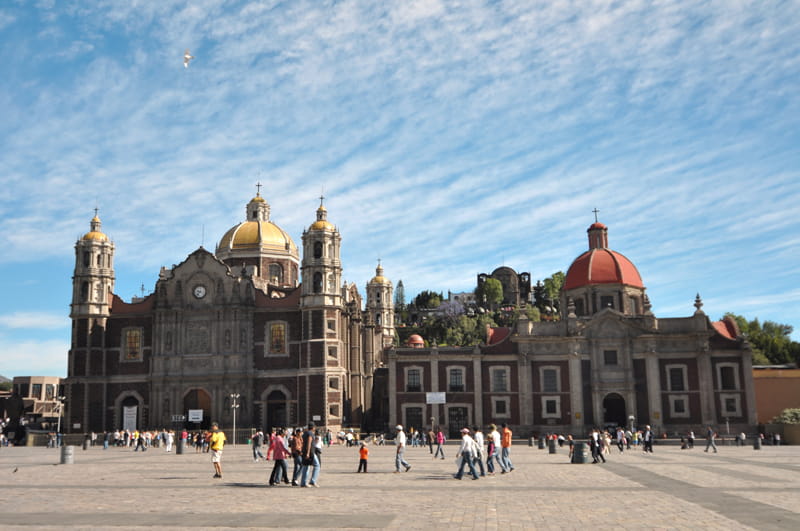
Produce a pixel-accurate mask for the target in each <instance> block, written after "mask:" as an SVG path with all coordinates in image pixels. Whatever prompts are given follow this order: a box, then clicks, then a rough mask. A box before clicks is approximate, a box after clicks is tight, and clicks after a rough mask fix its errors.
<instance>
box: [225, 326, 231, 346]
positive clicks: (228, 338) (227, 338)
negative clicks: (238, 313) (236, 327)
mask: <svg viewBox="0 0 800 531" xmlns="http://www.w3.org/2000/svg"><path fill="white" fill-rule="evenodd" d="M225 348H231V331H230V330H225Z"/></svg>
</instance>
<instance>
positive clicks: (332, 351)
mask: <svg viewBox="0 0 800 531" xmlns="http://www.w3.org/2000/svg"><path fill="white" fill-rule="evenodd" d="M328 357H329V358H334V359H335V358H338V357H339V351H338V350H337V349H336V347H328Z"/></svg>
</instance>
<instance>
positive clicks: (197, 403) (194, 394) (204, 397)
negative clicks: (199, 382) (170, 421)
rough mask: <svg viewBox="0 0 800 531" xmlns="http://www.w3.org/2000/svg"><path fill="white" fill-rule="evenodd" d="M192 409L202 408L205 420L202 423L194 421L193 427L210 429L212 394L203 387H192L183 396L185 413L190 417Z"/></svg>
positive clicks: (187, 417)
mask: <svg viewBox="0 0 800 531" xmlns="http://www.w3.org/2000/svg"><path fill="white" fill-rule="evenodd" d="M190 409H202V410H203V420H202V422H200V423H192V424H191V425H190V427H191V428H195V429H197V428H199V429H203V430H205V429H208V428H210V427H211V395H210V394H208V393H207V392H206V391H204V390H203V389H192V390H190V391H189V392H188V393H186V394H185V395H184V397H183V414H184V415H186V419H187V421H188V419H189V410H190Z"/></svg>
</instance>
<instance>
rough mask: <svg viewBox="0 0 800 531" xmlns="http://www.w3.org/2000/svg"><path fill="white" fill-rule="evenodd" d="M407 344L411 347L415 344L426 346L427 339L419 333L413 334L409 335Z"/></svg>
mask: <svg viewBox="0 0 800 531" xmlns="http://www.w3.org/2000/svg"><path fill="white" fill-rule="evenodd" d="M406 345H408V346H409V347H415V346H423V347H424V346H425V340H424V339H422V336H420V335H419V334H411V335H410V336H409V337H408V341H407V342H406Z"/></svg>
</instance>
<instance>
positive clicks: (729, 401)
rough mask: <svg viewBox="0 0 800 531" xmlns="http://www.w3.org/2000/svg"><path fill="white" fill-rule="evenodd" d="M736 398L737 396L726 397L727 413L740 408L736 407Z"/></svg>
mask: <svg viewBox="0 0 800 531" xmlns="http://www.w3.org/2000/svg"><path fill="white" fill-rule="evenodd" d="M736 406H737V404H736V399H735V398H726V399H725V413H736V412H737V411H738V409H739V408H737V407H736Z"/></svg>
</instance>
